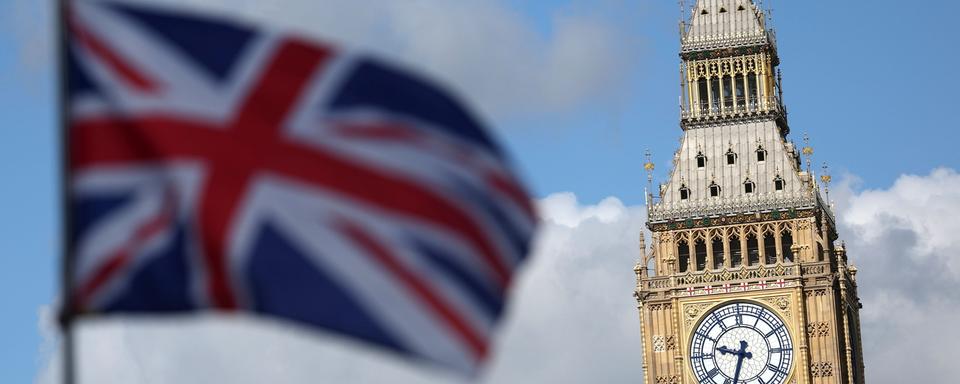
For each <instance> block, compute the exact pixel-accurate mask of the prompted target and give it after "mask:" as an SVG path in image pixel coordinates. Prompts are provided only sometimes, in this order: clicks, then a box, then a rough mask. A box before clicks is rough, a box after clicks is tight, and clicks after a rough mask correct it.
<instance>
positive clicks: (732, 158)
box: [727, 148, 737, 165]
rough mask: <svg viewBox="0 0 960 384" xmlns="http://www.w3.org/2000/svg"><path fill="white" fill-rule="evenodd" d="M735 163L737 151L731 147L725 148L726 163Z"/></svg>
mask: <svg viewBox="0 0 960 384" xmlns="http://www.w3.org/2000/svg"><path fill="white" fill-rule="evenodd" d="M736 163H737V153H736V152H734V151H733V148H731V149H728V150H727V165H734V164H736Z"/></svg>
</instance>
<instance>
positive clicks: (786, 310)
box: [761, 296, 793, 317]
mask: <svg viewBox="0 0 960 384" xmlns="http://www.w3.org/2000/svg"><path fill="white" fill-rule="evenodd" d="M761 300H763V301H764V302H765V303H767V304H770V306H771V307H773V308H775V309H777V310H779V311H780V312H782V313H783V314H784V315H785V316H786V317H793V315H792V314H791V313H790V298H789V297H787V296H775V297H764V298H762V299H761Z"/></svg>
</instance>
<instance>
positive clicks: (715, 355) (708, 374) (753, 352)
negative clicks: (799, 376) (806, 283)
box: [690, 303, 793, 384]
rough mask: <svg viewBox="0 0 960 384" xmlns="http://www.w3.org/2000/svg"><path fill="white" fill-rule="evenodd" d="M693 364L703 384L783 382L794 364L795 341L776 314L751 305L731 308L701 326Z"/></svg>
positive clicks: (692, 345)
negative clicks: (735, 379)
mask: <svg viewBox="0 0 960 384" xmlns="http://www.w3.org/2000/svg"><path fill="white" fill-rule="evenodd" d="M690 363H691V364H692V366H693V372H694V375H695V376H696V377H697V381H698V382H700V383H715V384H781V383H784V382H786V380H787V375H788V374H789V373H790V366H791V364H792V363H793V341H792V340H790V334H789V333H788V332H787V327H786V325H785V324H784V323H783V320H781V319H780V317H779V316H777V315H776V314H775V313H773V311H770V310H769V309H766V308H764V307H761V306H759V305H755V304H750V303H733V304H727V305H724V306H721V307H719V308H717V309H715V310H714V311H713V312H710V313H707V314H706V316H705V317H704V319H703V320H702V321H701V322H700V324H699V325H698V326H697V328H696V330H695V331H694V333H693V335H692V337H691V342H690ZM738 365H739V366H740V372H739V377H738V379H737V382H736V383H734V382H733V380H734V377H735V375H736V374H737V366H738Z"/></svg>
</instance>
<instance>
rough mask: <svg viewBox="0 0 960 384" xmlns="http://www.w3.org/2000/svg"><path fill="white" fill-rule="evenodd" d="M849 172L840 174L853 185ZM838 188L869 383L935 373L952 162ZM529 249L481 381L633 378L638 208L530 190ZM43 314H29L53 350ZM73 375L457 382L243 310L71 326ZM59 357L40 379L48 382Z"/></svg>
mask: <svg viewBox="0 0 960 384" xmlns="http://www.w3.org/2000/svg"><path fill="white" fill-rule="evenodd" d="M853 180H854V179H853V178H847V180H841V183H840V184H841V185H848V186H855V185H856V184H857V183H856V182H854V181H853ZM853 188H854V187H849V188H838V189H837V191H839V192H840V193H841V194H842V198H841V200H842V201H841V207H842V210H840V211H839V212H838V217H839V218H840V226H841V228H840V230H841V236H842V238H844V239H846V241H847V245H848V249H849V251H850V256H851V258H852V260H853V261H854V262H855V263H856V264H857V265H858V266H859V268H860V273H859V275H858V283H859V287H860V295H861V298H862V301H863V304H864V309H863V311H862V327H863V340H864V350H865V354H866V356H865V360H866V361H865V363H866V366H867V379H868V380H869V381H870V382H871V383H881V384H883V383H905V382H946V381H949V380H948V379H947V378H949V377H952V376H953V374H954V371H955V369H954V365H955V362H953V357H954V356H955V350H954V349H955V346H954V344H955V343H954V341H955V340H957V339H960V335H958V331H957V329H956V327H955V324H957V323H958V322H960V296H958V295H957V294H956V291H957V289H958V288H960V276H958V274H957V272H956V269H955V268H956V261H957V255H960V242H958V237H957V236H955V235H954V234H956V233H958V231H960V227H958V226H960V224H958V222H957V220H955V219H954V218H956V217H960V174H958V173H957V172H956V171H953V170H949V169H939V170H935V171H934V172H932V173H931V174H930V175H927V176H903V177H901V178H900V179H899V180H898V181H897V182H896V183H895V184H894V185H893V186H892V187H891V188H889V189H884V190H868V191H862V192H857V191H854V190H853ZM538 206H539V209H540V211H541V215H542V217H543V218H544V223H543V227H542V231H541V233H540V236H539V238H538V241H537V244H536V247H535V255H534V257H533V259H532V260H531V262H530V265H528V266H526V267H525V272H524V273H523V276H522V278H521V279H520V282H519V284H518V285H517V286H516V287H515V292H514V299H513V302H512V307H511V310H510V312H509V315H508V318H507V320H506V322H505V324H504V327H503V329H502V332H501V334H500V339H499V343H498V348H497V351H496V353H495V355H494V360H493V361H492V362H491V364H490V367H489V369H488V372H487V374H486V376H485V380H482V381H484V382H490V383H513V382H556V383H583V382H636V380H638V378H639V377H642V372H640V363H641V362H640V349H639V348H640V345H639V337H640V336H639V329H638V325H637V315H636V309H635V305H634V301H633V298H632V297H631V296H630V295H631V291H632V288H633V271H632V266H633V263H634V262H635V260H636V258H637V255H636V238H637V234H638V233H639V231H640V230H641V228H642V226H643V221H644V220H645V216H644V214H643V209H642V208H641V207H636V206H624V205H623V204H622V203H621V202H620V201H619V200H617V199H615V198H609V199H606V200H604V201H603V202H601V203H599V204H597V205H582V204H580V203H579V202H577V200H576V196H575V195H573V194H571V193H559V194H554V195H551V196H549V197H547V198H545V199H543V200H541V201H540V202H539V204H538ZM49 318H50V317H49V315H48V314H47V313H46V312H44V313H43V315H42V316H41V320H42V323H41V328H42V329H41V330H42V334H43V335H44V337H45V339H46V340H47V342H46V344H45V346H44V348H42V350H46V351H50V352H52V351H54V350H55V349H56V347H55V345H56V344H55V336H56V335H55V332H54V331H53V328H52V324H51V323H50V319H49ZM80 334H81V337H80V340H81V355H82V356H83V360H82V364H83V369H82V372H83V374H84V378H85V379H87V380H85V382H96V383H107V384H109V383H155V382H177V383H201V382H234V383H258V382H289V383H307V382H311V383H313V382H386V381H389V382H398V383H441V382H451V381H453V382H456V378H455V377H451V376H437V375H438V374H437V373H436V372H426V371H422V370H419V369H418V368H416V365H413V364H407V363H405V362H402V361H399V360H398V359H396V358H394V357H391V356H388V355H383V354H381V353H379V352H376V351H374V350H370V349H367V348H363V347H358V346H356V345H354V344H352V343H345V342H342V341H341V340H338V339H337V338H336V337H333V336H330V335H325V334H323V333H319V334H317V333H314V332H306V331H303V330H296V329H294V330H291V329H288V328H286V327H283V326H280V325H278V324H276V323H274V322H269V321H257V320H250V319H243V318H223V317H219V318H213V317H207V318H204V319H202V320H189V321H167V322H161V321H133V320H110V321H104V322H96V323H91V324H89V325H85V326H84V327H83V328H82V331H81V332H80ZM57 364H59V363H57V362H52V363H51V365H50V366H48V367H47V368H46V369H45V370H43V371H42V372H41V373H40V376H39V378H38V380H37V382H38V383H56V382H58V381H56V380H55V378H56V377H57V375H58V370H57V369H58V366H57Z"/></svg>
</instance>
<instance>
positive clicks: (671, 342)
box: [664, 335, 677, 351]
mask: <svg viewBox="0 0 960 384" xmlns="http://www.w3.org/2000/svg"><path fill="white" fill-rule="evenodd" d="M664 346H665V347H667V350H668V351H675V350H677V336H675V335H669V336H667V337H666V338H665V339H664Z"/></svg>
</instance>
